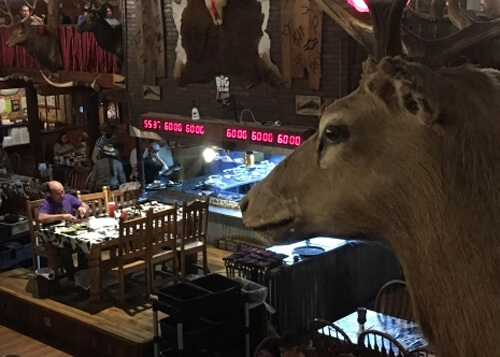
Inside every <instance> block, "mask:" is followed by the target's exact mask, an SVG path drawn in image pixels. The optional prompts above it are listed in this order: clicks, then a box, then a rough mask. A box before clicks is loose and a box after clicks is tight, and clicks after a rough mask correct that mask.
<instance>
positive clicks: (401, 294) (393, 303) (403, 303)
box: [374, 279, 414, 321]
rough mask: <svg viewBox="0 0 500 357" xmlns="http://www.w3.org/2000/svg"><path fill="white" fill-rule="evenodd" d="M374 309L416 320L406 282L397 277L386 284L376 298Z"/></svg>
mask: <svg viewBox="0 0 500 357" xmlns="http://www.w3.org/2000/svg"><path fill="white" fill-rule="evenodd" d="M374 310H375V311H378V312H381V313H384V314H386V315H391V316H395V317H399V318H401V319H405V320H408V321H414V314H413V306H412V303H411V298H410V293H409V292H408V286H407V285H406V282H405V281H403V280H398V279H396V280H391V281H389V282H388V283H386V284H384V285H383V286H382V287H381V288H380V289H379V291H378V293H377V297H376V298H375V306H374Z"/></svg>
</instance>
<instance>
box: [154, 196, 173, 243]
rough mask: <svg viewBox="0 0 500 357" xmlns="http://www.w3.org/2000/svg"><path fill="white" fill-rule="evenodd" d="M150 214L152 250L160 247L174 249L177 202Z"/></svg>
mask: <svg viewBox="0 0 500 357" xmlns="http://www.w3.org/2000/svg"><path fill="white" fill-rule="evenodd" d="M149 215H150V219H151V221H150V229H151V234H150V243H151V247H152V248H153V251H154V250H157V249H161V248H171V249H175V247H176V241H177V202H174V203H173V205H172V207H171V208H168V209H165V210H162V211H158V212H153V209H151V210H150V211H149Z"/></svg>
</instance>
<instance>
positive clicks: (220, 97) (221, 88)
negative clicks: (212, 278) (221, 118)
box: [215, 74, 231, 105]
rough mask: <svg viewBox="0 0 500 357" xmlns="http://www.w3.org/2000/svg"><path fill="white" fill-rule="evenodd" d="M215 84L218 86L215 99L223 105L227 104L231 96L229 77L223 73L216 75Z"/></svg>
mask: <svg viewBox="0 0 500 357" xmlns="http://www.w3.org/2000/svg"><path fill="white" fill-rule="evenodd" d="M215 85H216V87H217V94H216V96H215V100H216V101H218V102H219V103H221V104H222V105H226V104H227V101H228V100H229V97H230V96H231V94H230V93H229V78H228V77H226V76H224V75H222V74H221V75H220V76H217V77H215Z"/></svg>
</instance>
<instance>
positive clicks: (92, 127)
mask: <svg viewBox="0 0 500 357" xmlns="http://www.w3.org/2000/svg"><path fill="white" fill-rule="evenodd" d="M83 108H84V110H85V117H86V118H87V126H88V133H89V142H88V143H89V155H92V151H93V150H94V145H95V142H96V141H97V139H98V138H99V136H100V135H101V132H100V131H99V126H100V124H99V94H98V93H97V92H94V91H93V90H88V91H86V92H85V93H84V95H83Z"/></svg>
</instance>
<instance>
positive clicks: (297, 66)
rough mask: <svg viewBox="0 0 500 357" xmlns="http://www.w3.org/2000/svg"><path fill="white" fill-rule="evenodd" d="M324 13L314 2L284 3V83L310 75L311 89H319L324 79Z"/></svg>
mask: <svg viewBox="0 0 500 357" xmlns="http://www.w3.org/2000/svg"><path fill="white" fill-rule="evenodd" d="M322 29H323V11H322V10H321V9H320V8H319V6H318V5H317V4H316V1H314V0H281V36H282V50H283V82H284V83H285V87H287V88H290V87H291V85H292V78H303V77H304V73H305V72H307V73H308V76H309V88H311V89H316V90H318V89H319V86H320V79H321V33H322Z"/></svg>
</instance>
